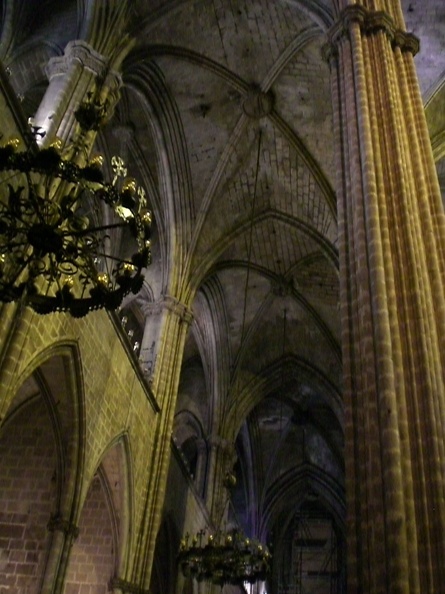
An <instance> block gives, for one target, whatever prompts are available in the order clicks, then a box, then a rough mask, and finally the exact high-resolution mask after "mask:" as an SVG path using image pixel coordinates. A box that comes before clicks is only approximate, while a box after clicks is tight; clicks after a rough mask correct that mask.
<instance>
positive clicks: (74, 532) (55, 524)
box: [47, 516, 79, 539]
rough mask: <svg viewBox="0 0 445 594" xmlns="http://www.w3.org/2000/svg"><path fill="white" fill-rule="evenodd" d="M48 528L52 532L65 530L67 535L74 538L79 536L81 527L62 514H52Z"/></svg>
mask: <svg viewBox="0 0 445 594" xmlns="http://www.w3.org/2000/svg"><path fill="white" fill-rule="evenodd" d="M47 528H48V530H49V531H50V532H55V531H57V532H63V533H64V534H65V536H72V537H73V538H74V539H76V538H77V537H78V536H79V528H78V527H77V526H76V525H75V524H73V523H72V522H69V521H68V520H64V519H63V518H62V517H61V516H51V518H50V519H49V522H48V524H47Z"/></svg>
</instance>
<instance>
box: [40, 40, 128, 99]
mask: <svg viewBox="0 0 445 594" xmlns="http://www.w3.org/2000/svg"><path fill="white" fill-rule="evenodd" d="M73 64H79V65H81V66H82V67H83V68H85V69H86V70H89V71H90V72H92V73H93V74H94V75H95V76H96V77H97V78H100V79H101V80H102V81H103V85H104V86H107V87H108V88H110V89H119V88H120V87H121V85H122V77H121V75H120V74H119V73H118V72H117V71H115V70H111V69H110V67H109V60H108V58H106V57H105V56H102V55H101V54H99V52H97V51H96V50H95V49H94V48H92V47H91V45H89V44H88V43H86V42H85V41H83V40H81V39H76V40H74V41H70V42H69V43H68V44H67V46H66V48H65V51H64V54H63V56H56V57H54V58H51V59H50V60H49V62H48V64H47V66H46V69H45V71H46V75H47V76H48V79H49V80H51V79H52V78H54V77H55V76H60V75H63V74H66V73H67V72H68V71H69V69H70V67H71V66H72V65H73Z"/></svg>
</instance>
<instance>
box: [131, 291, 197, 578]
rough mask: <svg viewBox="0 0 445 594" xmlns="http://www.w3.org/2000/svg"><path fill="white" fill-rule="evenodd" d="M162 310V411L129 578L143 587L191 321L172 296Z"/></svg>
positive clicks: (158, 376) (157, 378)
mask: <svg viewBox="0 0 445 594" xmlns="http://www.w3.org/2000/svg"><path fill="white" fill-rule="evenodd" d="M163 311H164V314H163V316H162V320H161V321H160V322H161V332H160V339H159V346H157V347H156V349H155V351H157V354H156V365H155V366H154V370H153V374H152V376H151V380H152V381H151V385H152V391H153V393H154V395H155V397H156V400H157V402H158V404H159V407H160V409H161V410H160V414H159V415H158V423H157V428H156V435H155V437H154V440H153V451H152V452H151V459H150V460H148V461H147V462H148V463H149V464H150V472H149V477H150V479H149V484H148V485H147V495H146V505H145V510H144V514H143V519H142V523H141V526H139V527H138V528H137V530H138V531H139V538H138V542H137V552H136V555H135V559H134V565H133V569H132V576H133V577H132V578H131V580H130V581H132V582H136V583H138V584H140V586H141V587H142V588H145V589H148V588H149V587H150V576H151V569H152V564H153V556H154V551H155V546H156V537H157V533H158V530H159V526H160V524H161V519H162V508H163V504H164V498H165V489H166V485H167V475H168V467H169V461H170V452H171V446H170V443H171V442H170V439H171V434H172V430H173V420H174V414H175V408H176V398H177V393H178V385H179V377H180V373H181V364H182V356H183V351H184V343H185V338H186V335H187V331H188V329H189V326H190V324H191V321H192V315H191V313H190V311H189V309H188V308H187V306H186V305H184V304H182V303H180V302H179V301H177V300H176V299H175V298H173V297H166V298H164V301H163Z"/></svg>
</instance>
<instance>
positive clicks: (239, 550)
mask: <svg viewBox="0 0 445 594" xmlns="http://www.w3.org/2000/svg"><path fill="white" fill-rule="evenodd" d="M235 484H236V478H235V476H234V475H233V474H231V473H228V474H227V475H226V478H225V483H224V486H225V487H226V488H227V489H230V488H232V487H234V486H235ZM229 501H230V495H229V497H228V499H227V502H229ZM271 560H272V556H271V554H270V552H269V550H268V549H267V547H265V546H264V545H262V544H261V543H260V542H259V541H257V540H254V539H250V538H248V537H247V536H246V535H245V534H244V533H243V531H242V530H241V528H239V527H236V528H232V529H230V530H223V529H221V527H220V526H219V527H218V528H217V530H216V531H215V532H212V531H211V530H210V529H206V530H200V531H199V532H198V533H197V534H196V535H195V536H193V537H192V538H190V535H189V534H186V535H185V537H184V539H182V540H181V544H180V550H179V555H178V562H179V565H180V567H181V570H182V573H183V575H184V576H185V577H191V578H193V579H196V580H197V581H198V582H201V581H206V582H210V583H212V584H215V585H219V586H224V585H225V584H230V585H234V586H242V585H243V584H246V583H249V584H254V583H256V582H258V581H264V580H265V579H266V577H267V576H268V575H269V573H270V569H271Z"/></svg>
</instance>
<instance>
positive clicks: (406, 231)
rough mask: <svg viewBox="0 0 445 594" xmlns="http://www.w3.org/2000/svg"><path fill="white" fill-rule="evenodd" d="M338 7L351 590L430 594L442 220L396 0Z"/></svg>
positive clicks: (439, 426)
mask: <svg viewBox="0 0 445 594" xmlns="http://www.w3.org/2000/svg"><path fill="white" fill-rule="evenodd" d="M343 6H344V7H343V9H342V10H341V12H340V14H339V19H338V22H337V24H336V25H335V26H334V27H333V29H332V30H331V31H330V34H329V35H330V44H329V48H330V63H331V72H332V96H333V105H334V125H335V134H336V138H337V142H338V147H337V155H338V171H339V175H338V179H337V194H338V219H339V250H340V259H341V317H342V343H343V363H344V402H345V412H346V426H345V433H346V435H345V440H346V451H345V456H346V477H347V478H346V482H347V484H346V489H347V505H348V589H349V592H351V594H352V593H354V594H356V593H361V592H362V593H373V594H374V593H382V594H383V593H394V594H395V593H408V592H409V593H412V592H418V593H420V592H421V593H422V594H425V593H431V594H433V593H434V594H438V593H439V592H445V563H444V559H445V499H444V497H445V455H444V430H445V416H444V410H445V383H444V369H445V360H444V359H445V344H444V343H445V296H444V265H445V259H444V254H445V245H444V241H445V222H444V214H443V207H442V202H441V196H440V190H439V186H438V182H437V175H436V171H435V166H434V162H433V157H432V151H431V146H430V142H429V137H428V131H427V128H426V122H425V117H424V112H423V106H422V101H421V97H420V92H419V88H418V83H417V77H416V73H415V69H414V63H413V54H414V53H415V51H417V45H418V42H417V40H416V39H415V38H414V37H413V36H412V35H410V34H407V33H406V32H404V31H403V28H404V23H403V20H402V16H401V10H400V4H399V2H398V1H385V2H383V0H382V2H380V3H379V2H378V1H376V2H372V3H371V4H369V3H365V2H363V3H361V4H350V3H349V2H346V1H345V2H343ZM376 8H377V9H382V10H378V11H376V10H375V9H376ZM385 11H386V12H385Z"/></svg>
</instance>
